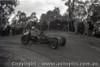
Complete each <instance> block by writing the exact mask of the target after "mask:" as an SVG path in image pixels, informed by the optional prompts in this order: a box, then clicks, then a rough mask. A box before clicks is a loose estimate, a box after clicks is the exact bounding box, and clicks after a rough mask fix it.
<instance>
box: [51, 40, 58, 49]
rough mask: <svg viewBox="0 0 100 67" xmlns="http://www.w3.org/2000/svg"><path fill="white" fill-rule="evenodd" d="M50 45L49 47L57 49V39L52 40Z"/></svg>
mask: <svg viewBox="0 0 100 67" xmlns="http://www.w3.org/2000/svg"><path fill="white" fill-rule="evenodd" d="M50 44H51V47H52V48H53V49H57V47H58V41H57V39H52V40H51V43H50Z"/></svg>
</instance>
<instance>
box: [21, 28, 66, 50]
mask: <svg viewBox="0 0 100 67" xmlns="http://www.w3.org/2000/svg"><path fill="white" fill-rule="evenodd" d="M32 30H33V32H31V31H32ZM34 31H35V34H36V35H34V34H32V33H34ZM37 32H39V30H34V29H33V28H32V29H29V30H27V31H26V32H25V33H24V34H23V35H22V36H21V42H22V43H23V44H24V45H27V44H28V43H29V42H30V41H33V43H34V42H35V43H40V44H48V45H51V48H53V49H57V47H58V46H59V45H60V46H64V45H65V44H66V39H65V38H64V37H59V36H58V37H53V36H49V35H47V34H44V33H42V34H41V33H39V35H37V34H38V33H37Z"/></svg>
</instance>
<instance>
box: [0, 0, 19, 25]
mask: <svg viewBox="0 0 100 67" xmlns="http://www.w3.org/2000/svg"><path fill="white" fill-rule="evenodd" d="M18 4H19V1H18V0H0V21H1V24H0V25H1V26H2V25H6V21H8V19H9V17H10V15H11V14H12V13H13V12H14V9H15V7H16V6H17V5H18ZM2 21H3V22H2ZM4 21H5V22H4Z"/></svg>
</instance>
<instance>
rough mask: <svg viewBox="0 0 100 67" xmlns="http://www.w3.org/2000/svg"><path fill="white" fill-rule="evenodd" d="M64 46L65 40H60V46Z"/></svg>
mask: <svg viewBox="0 0 100 67" xmlns="http://www.w3.org/2000/svg"><path fill="white" fill-rule="evenodd" d="M65 44H66V39H65V38H64V37H61V38H60V46H65Z"/></svg>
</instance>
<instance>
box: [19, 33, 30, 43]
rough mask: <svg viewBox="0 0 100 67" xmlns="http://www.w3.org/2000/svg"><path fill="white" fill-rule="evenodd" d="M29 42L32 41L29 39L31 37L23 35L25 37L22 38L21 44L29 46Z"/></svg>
mask: <svg viewBox="0 0 100 67" xmlns="http://www.w3.org/2000/svg"><path fill="white" fill-rule="evenodd" d="M29 41H30V39H29V36H28V35H23V36H22V37H21V42H22V43H23V44H24V45H26V44H28V43H29Z"/></svg>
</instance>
